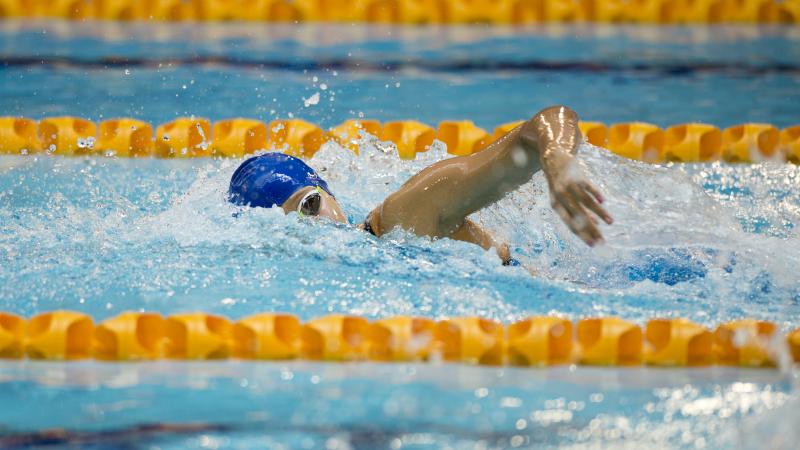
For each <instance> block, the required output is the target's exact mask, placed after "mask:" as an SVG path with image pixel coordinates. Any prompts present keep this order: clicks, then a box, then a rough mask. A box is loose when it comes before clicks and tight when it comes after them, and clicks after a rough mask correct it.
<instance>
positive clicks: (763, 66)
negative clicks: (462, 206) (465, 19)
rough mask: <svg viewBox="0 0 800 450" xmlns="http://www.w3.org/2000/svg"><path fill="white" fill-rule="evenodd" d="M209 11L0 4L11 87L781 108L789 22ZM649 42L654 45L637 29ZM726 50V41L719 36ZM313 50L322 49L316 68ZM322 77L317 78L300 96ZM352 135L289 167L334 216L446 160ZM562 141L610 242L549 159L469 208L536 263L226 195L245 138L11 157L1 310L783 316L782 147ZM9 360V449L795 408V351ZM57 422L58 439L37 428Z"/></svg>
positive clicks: (785, 185)
mask: <svg viewBox="0 0 800 450" xmlns="http://www.w3.org/2000/svg"><path fill="white" fill-rule="evenodd" d="M203 27H207V28H203ZM203 27H199V29H201V30H205V31H206V33H199V32H197V31H195V34H182V33H179V32H176V31H175V30H172V29H170V28H169V27H165V26H158V27H153V26H148V27H145V28H144V29H142V26H139V25H113V26H112V25H108V24H101V25H92V24H76V25H70V26H65V25H64V24H60V23H38V24H37V23H23V24H20V23H16V24H15V23H11V24H4V25H3V28H2V32H1V35H2V36H3V38H2V39H3V41H2V42H3V44H2V46H0V49H2V51H0V58H5V59H6V61H7V64H6V65H5V66H2V67H0V79H2V80H3V82H2V83H1V84H0V101H2V106H3V109H4V111H6V112H7V113H9V114H22V115H27V116H32V117H34V118H39V117H43V116H46V115H56V114H75V115H79V116H83V117H89V118H93V119H102V118H110V117H115V116H119V115H129V116H134V117H137V118H141V119H144V120H148V121H151V122H160V121H166V120H169V119H171V118H172V117H175V116H177V115H184V114H188V113H196V114H199V115H204V116H207V117H209V118H211V119H220V118H224V117H231V116H250V117H257V118H261V119H263V120H268V119H270V118H271V117H273V116H280V117H286V116H287V115H289V114H292V115H295V116H297V117H302V118H305V119H307V120H311V121H314V122H317V123H320V124H322V125H326V126H327V125H334V124H336V123H339V122H341V121H343V120H345V119H348V118H353V117H360V116H361V115H364V116H366V117H369V118H376V119H380V120H397V119H404V118H414V119H420V120H423V121H427V122H429V123H436V122H437V121H439V120H443V119H452V118H456V119H458V118H472V119H475V120H476V122H477V123H478V124H479V125H482V126H485V127H492V126H495V125H497V124H500V123H503V122H505V121H510V120H516V119H519V118H521V117H526V116H530V115H532V114H533V113H535V112H536V111H537V110H538V109H540V108H541V107H543V106H546V105H547V104H551V103H565V104H568V105H570V106H572V107H573V108H574V109H576V110H577V111H578V112H579V114H581V115H582V117H584V118H587V119H591V120H600V121H605V122H615V121H622V120H633V119H641V120H648V121H652V122H654V123H657V124H659V125H668V124H672V123H678V122H688V121H695V120H701V121H707V122H710V123H713V124H715V125H718V126H727V125H731V124H735V123H740V122H744V121H749V120H758V121H767V122H771V123H775V124H776V125H778V126H786V125H790V124H794V123H797V122H799V121H800V114H799V113H800V111H799V110H798V105H800V102H798V100H800V98H798V95H799V93H800V89H798V87H800V66H796V61H798V58H797V57H796V56H800V55H797V49H798V48H799V47H800V46H797V45H796V43H797V42H796V41H797V39H800V37H799V36H797V34H796V33H795V32H794V31H792V30H791V29H785V28H776V29H755V28H747V27H740V28H730V29H728V28H726V29H721V30H720V32H719V33H714V34H704V33H700V32H698V31H696V30H695V31H693V30H694V29H691V28H687V29H674V30H671V31H663V30H662V31H652V32H651V33H650V34H647V32H646V31H645V30H646V29H626V28H619V29H617V28H611V29H606V30H603V29H595V28H589V29H585V28H580V27H578V28H574V29H573V28H566V29H564V28H554V29H539V28H536V29H511V30H506V31H502V29H501V31H492V30H494V29H485V28H474V29H471V28H467V29H466V31H465V30H462V31H461V32H460V33H461V34H459V33H458V32H453V34H444V35H442V34H437V33H436V32H435V31H434V30H433V29H427V28H422V29H420V30H417V31H416V32H415V33H412V34H411V35H405V34H404V33H409V32H407V31H406V32H398V31H397V29H394V28H381V27H371V26H358V27H343V28H337V27H332V30H329V31H328V34H322V35H314V36H312V37H309V35H308V33H310V32H311V31H309V30H311V29H309V28H305V27H298V28H296V29H281V30H282V31H280V30H279V31H275V32H274V33H276V34H273V35H265V34H264V33H265V32H264V31H261V30H260V29H255V28H244V30H250V33H251V34H247V33H245V34H243V35H239V34H236V33H242V31H238V30H241V29H239V28H236V29H229V28H226V27H224V26H223V27H221V28H217V27H214V26H203ZM323 30H324V28H323ZM401 30H402V29H401ZM565 30H566V31H565ZM387 32H389V33H390V34H388V35H387V37H381V36H383V35H382V34H381V33H387ZM391 32H397V33H398V34H399V37H398V36H396V35H394V34H391ZM215 33H216V34H215ZM280 33H284V34H280ZM131 36H133V37H138V38H141V39H142V40H143V41H144V42H146V45H144V46H138V45H137V46H134V45H132V44H131V43H130V42H129V41H128V38H130V37H131ZM325 36H329V37H328V38H327V39H323V38H325ZM330 36H332V37H330ZM648 36H649V38H650V39H651V40H652V46H648V47H644V46H642V45H641V44H636V43H637V42H639V41H640V40H641V39H642V38H643V37H648ZM433 37H439V38H440V39H438V40H431V39H432V38H433ZM316 43H321V44H322V45H319V46H315V45H312V44H316ZM45 44H48V45H45ZM534 44H535V45H534ZM586 45H590V49H591V50H593V51H589V50H587V48H586ZM732 46H733V47H736V48H737V49H740V51H738V52H737V53H735V54H731V53H729V52H726V53H724V54H723V53H721V52H720V53H718V52H717V51H718V50H722V49H730V48H731V47H732ZM540 48H541V49H542V50H541V51H538V50H537V49H540ZM553 48H557V49H559V50H561V51H560V52H554V51H553ZM348 49H349V50H348ZM470 52H473V53H470ZM470 54H473V55H476V56H475V57H473V58H471V59H470V58H468V56H469V55H470ZM24 57H26V58H29V60H26V59H25V58H24ZM36 59H38V60H39V62H35V61H33V60H36ZM220 59H221V61H220ZM465 59H469V60H470V61H471V65H467V66H466V67H465V66H464V64H463V63H462V62H463V61H464V60H465ZM319 60H327V61H330V64H329V66H325V65H318V66H316V67H315V64H312V63H309V61H311V62H313V61H319ZM115 61H116V62H115ZM120 61H121V62H120ZM176 61H177V62H176ZM337 61H338V62H337ZM370 61H371V62H372V63H373V65H372V66H370V67H361V66H360V64H361V62H370ZM375 61H384V62H386V63H387V65H388V67H380V64H378V65H375V64H374V62H375ZM389 63H392V64H394V65H392V64H389ZM159 64H160V67H159ZM323 84H324V85H325V87H324V88H323ZM315 92H319V93H321V98H322V99H323V101H321V102H320V103H319V104H317V105H312V106H310V107H305V106H304V103H303V99H307V98H308V97H309V96H310V95H312V94H313V93H315ZM734 93H735V94H736V95H733V94H734ZM273 99H274V100H273ZM361 144H362V148H361V152H360V154H359V155H358V156H356V155H354V154H353V153H352V152H349V151H347V150H344V149H342V148H340V147H338V146H337V145H335V144H333V143H329V144H326V145H325V146H324V148H323V149H322V150H321V151H320V152H319V153H318V154H317V155H316V156H315V157H314V158H313V159H312V160H311V161H310V164H311V165H312V166H314V167H315V168H316V169H317V170H318V171H320V173H322V174H323V176H324V177H325V178H326V179H327V180H328V182H329V184H330V186H331V188H332V190H333V192H334V193H335V194H336V195H337V197H338V198H339V199H340V201H341V202H342V204H343V205H344V208H345V211H346V212H347V214H348V217H349V219H350V222H351V224H355V223H358V222H360V221H362V220H363V218H364V217H365V216H366V214H367V213H368V212H369V211H370V210H371V209H372V208H373V207H374V206H375V205H377V204H378V203H379V202H380V201H381V200H382V199H383V198H385V196H386V195H388V194H389V193H390V192H392V191H393V190H394V189H396V188H397V187H399V186H400V185H401V184H402V183H403V182H404V181H405V180H406V179H407V178H408V177H409V176H411V175H412V174H414V173H415V172H416V171H418V170H419V169H421V168H422V167H425V166H426V165H428V164H430V163H431V162H433V161H437V160H439V159H441V158H445V157H448V155H447V154H446V153H445V151H444V150H445V149H444V148H443V146H442V145H436V146H435V148H433V149H432V150H430V151H429V152H427V153H424V154H421V155H418V159H417V160H415V161H413V162H409V161H400V160H398V159H397V158H396V156H395V155H394V154H393V153H392V152H393V149H392V148H391V146H387V145H385V144H384V143H380V142H378V141H377V140H376V139H375V138H373V137H369V136H366V137H365V138H364V140H363V142H362V143H361ZM579 158H580V161H581V167H582V169H583V170H584V172H585V174H586V176H587V177H589V178H590V179H591V180H592V181H593V182H594V183H595V184H596V185H597V186H598V187H599V188H600V190H601V191H603V192H604V194H605V196H606V197H607V199H608V201H607V207H608V209H609V211H610V213H611V214H612V215H613V216H614V218H615V220H616V222H615V224H614V225H612V226H603V227H602V231H603V233H604V234H605V236H606V240H607V244H606V245H604V246H602V247H600V248H597V249H590V248H588V247H586V246H585V245H584V244H582V243H580V242H579V241H578V240H577V239H576V238H575V237H573V236H572V235H571V234H570V233H569V231H568V230H567V229H566V227H565V226H564V225H563V224H562V223H561V222H560V220H559V219H558V218H557V217H556V216H555V214H554V213H553V212H552V211H551V210H550V208H549V206H548V205H549V201H548V196H547V190H546V184H545V182H544V179H543V178H542V176H541V174H539V175H536V176H534V178H533V179H532V180H531V182H530V183H528V184H527V185H525V186H523V187H522V188H520V189H519V190H518V191H516V192H514V193H513V194H512V195H510V196H509V197H508V198H506V199H504V200H502V201H501V202H499V203H498V204H496V205H493V206H492V207H490V208H487V209H485V210H484V211H481V212H480V213H478V214H476V215H475V217H474V218H475V219H476V220H478V221H479V222H481V223H482V224H483V225H485V226H486V227H487V228H489V229H490V230H492V231H493V232H494V233H495V234H496V235H497V236H498V237H501V238H503V239H505V240H507V241H508V242H509V244H510V246H511V248H512V251H513V252H514V255H515V257H517V258H518V259H519V260H521V261H522V262H523V263H524V264H525V265H527V266H529V267H530V268H531V269H533V270H534V271H536V272H537V276H536V277H532V276H531V275H530V274H529V273H528V272H527V271H526V270H524V269H523V268H513V267H511V268H509V267H503V266H501V265H500V264H499V262H498V260H497V258H496V256H495V255H494V254H493V253H492V252H486V251H483V250H482V249H480V248H478V247H475V246H471V245H468V244H465V243H460V242H455V241H452V240H447V239H443V240H435V241H431V240H430V239H425V238H418V237H415V236H412V235H409V234H408V233H404V232H401V231H395V232H392V233H390V234H389V235H388V236H386V237H385V238H383V239H375V238H374V237H372V236H370V235H368V234H366V233H363V232H359V231H357V230H355V229H354V227H353V226H352V225H351V226H340V225H334V224H330V223H318V222H316V221H312V220H303V219H301V218H299V217H297V215H295V214H290V215H283V214H282V213H280V212H278V211H275V210H255V209H244V210H241V209H238V208H236V207H234V206H232V205H230V204H229V203H227V202H226V200H225V195H226V190H227V183H228V180H229V178H230V174H231V173H232V172H233V170H234V169H235V168H236V165H237V164H238V162H239V161H237V160H210V159H209V160H204V159H201V160H188V161H173V160H150V159H145V160H125V159H116V158H100V157H98V158H61V157H53V156H48V155H39V156H30V155H29V156H25V157H13V156H3V157H2V158H0V267H1V269H0V310H3V311H9V312H12V313H17V314H20V315H25V316H30V315H33V314H36V313H39V312H43V311H49V310H54V309H61V308H65V309H74V310H79V311H83V312H86V313H88V314H91V315H92V316H93V317H95V318H96V319H98V320H101V319H104V318H106V317H110V316H113V315H115V314H117V313H119V312H122V311H126V310H131V309H134V310H140V309H141V310H148V311H157V312H161V313H164V314H168V313H173V312H179V311H192V310H200V311H205V312H211V313H219V314H224V315H226V316H228V317H231V318H233V319H236V318H240V317H244V316H246V315H249V314H252V313H255V312H263V311H286V312H291V313H294V314H297V315H298V316H299V317H301V318H302V319H309V318H312V317H316V316H320V315H324V314H328V313H335V312H342V313H350V314H358V315H363V316H366V317H370V318H378V317H385V316H389V315H395V314H405V315H420V316H426V317H432V318H439V317H445V316H455V315H479V316H483V317H487V318H492V319H497V320H502V321H505V322H510V321H513V320H516V319H520V318H523V317H526V316H528V315H532V314H563V315H566V316H568V317H571V318H579V317H585V316H596V315H612V314H613V315H617V316H621V317H623V318H626V319H630V320H633V321H636V322H638V323H644V322H645V321H646V320H647V319H649V318H653V317H664V316H667V317H686V318H689V319H691V320H694V321H697V322H700V323H703V324H705V325H708V326H714V325H716V324H718V323H720V322H724V321H727V320H732V319H737V318H742V317H754V318H760V319H765V320H771V321H774V322H776V323H778V324H779V325H780V326H781V327H782V328H783V329H788V328H789V327H790V326H796V325H797V324H798V323H800V320H798V319H800V283H798V281H797V270H796V267H798V264H800V240H798V226H800V191H798V189H797V186H798V185H800V168H798V166H793V165H783V164H774V163H764V164H760V165H738V166H734V165H723V164H702V165H700V164H698V165H671V166H652V165H645V164H642V163H638V162H634V161H628V160H624V159H621V158H619V157H617V156H615V155H612V154H611V153H609V152H608V151H606V150H604V149H601V148H597V147H593V146H590V145H588V144H584V145H583V146H582V147H581V149H580V152H579ZM779 350H780V349H779ZM0 380H2V382H0V401H1V402H0V404H3V405H15V406H14V407H13V408H12V407H4V408H0V447H3V446H14V445H22V444H24V443H38V444H41V445H43V444H44V443H45V442H50V441H47V439H51V440H52V443H53V444H62V445H73V446H80V447H82V448H85V447H94V448H105V447H113V448H116V447H120V446H142V447H147V448H151V447H152V448H155V447H157V448H183V447H196V448H264V447H268V448H364V449H373V448H510V447H537V448H538V447H550V446H575V447H596V446H601V445H603V446H605V445H610V446H623V447H624V446H629V447H636V448H641V447H658V448H670V447H671V448H730V447H731V446H734V445H740V446H742V447H745V448H750V447H753V448H761V447H763V446H764V445H766V444H769V445H768V446H771V447H774V448H781V447H783V448H791V446H792V445H793V444H792V443H793V442H796V441H797V438H798V436H797V431H796V430H797V427H796V424H797V423H798V421H800V416H799V415H798V414H797V406H798V401H799V400H798V397H797V394H796V385H797V381H796V372H795V371H793V369H790V368H788V367H786V366H783V367H782V370H776V371H761V370H738V369H721V368H716V369H692V370H654V369H641V368H636V369H613V370H609V369H591V368H585V367H563V368H553V369H546V370H524V369H514V368H508V369H497V368H473V367H462V366H457V365H442V364H434V365H431V366H423V365H413V364H412V365H383V364H352V365H326V364H310V363H300V362H298V363H286V364H283V363H272V364H253V363H244V362H226V363H197V364H194V363H191V364H189V363H176V362H158V363H153V364H102V363H95V362H84V363H71V364H57V363H33V362H0ZM42 411H48V414H42V413H41V412H42ZM793 425H794V426H793ZM51 428H62V429H65V430H67V432H66V433H65V434H62V435H60V437H58V436H56V437H53V436H49V437H48V436H44V435H43V434H42V430H46V429H51Z"/></svg>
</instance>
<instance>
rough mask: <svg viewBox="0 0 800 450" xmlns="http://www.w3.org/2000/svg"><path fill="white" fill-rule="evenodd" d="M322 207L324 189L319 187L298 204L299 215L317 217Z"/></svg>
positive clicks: (308, 193)
mask: <svg viewBox="0 0 800 450" xmlns="http://www.w3.org/2000/svg"><path fill="white" fill-rule="evenodd" d="M321 206H322V189H321V188H320V187H319V186H317V187H316V189H314V190H311V191H309V192H307V193H306V195H304V196H303V198H302V199H300V203H298V204H297V214H300V217H303V216H316V215H317V214H319V208H320V207H321Z"/></svg>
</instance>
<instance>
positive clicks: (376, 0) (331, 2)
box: [0, 0, 800, 24]
mask: <svg viewBox="0 0 800 450" xmlns="http://www.w3.org/2000/svg"><path fill="white" fill-rule="evenodd" d="M0 17H51V18H62V19H70V20H85V19H101V20H118V21H131V20H154V21H217V22H219V21H259V22H322V21H326V22H348V23H352V22H368V23H402V24H450V23H453V24H463V23H482V24H483V23H488V24H526V23H564V22H599V23H647V24H698V23H800V1H798V0H704V1H682V0H449V1H439V0H150V1H142V0H56V1H40V2H30V1H28V0H0Z"/></svg>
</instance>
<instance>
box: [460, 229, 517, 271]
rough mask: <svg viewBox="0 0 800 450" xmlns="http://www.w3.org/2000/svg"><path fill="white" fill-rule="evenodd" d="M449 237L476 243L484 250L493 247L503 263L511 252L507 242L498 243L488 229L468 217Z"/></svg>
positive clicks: (508, 258)
mask: <svg viewBox="0 0 800 450" xmlns="http://www.w3.org/2000/svg"><path fill="white" fill-rule="evenodd" d="M451 237H452V238H453V239H457V240H459V241H464V242H469V243H471V244H475V245H478V246H480V247H482V248H483V249H484V250H489V249H490V248H494V249H495V251H496V252H497V256H498V257H499V258H500V260H501V261H503V262H504V263H505V262H507V261H508V260H510V259H511V252H510V251H509V250H508V244H505V243H504V244H498V243H497V241H495V240H494V238H493V237H492V235H491V234H489V232H488V231H486V230H484V229H483V228H481V227H480V225H478V224H476V223H475V222H473V221H471V220H469V219H466V220H464V223H463V224H462V225H461V227H460V228H459V229H458V230H456V232H455V233H453V234H452V235H451Z"/></svg>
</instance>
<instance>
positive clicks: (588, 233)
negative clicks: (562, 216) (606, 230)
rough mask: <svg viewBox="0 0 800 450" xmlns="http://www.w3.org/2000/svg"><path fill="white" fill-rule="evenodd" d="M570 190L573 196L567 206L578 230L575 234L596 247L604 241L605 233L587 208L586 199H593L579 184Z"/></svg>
mask: <svg viewBox="0 0 800 450" xmlns="http://www.w3.org/2000/svg"><path fill="white" fill-rule="evenodd" d="M570 191H571V192H570V193H571V198H569V199H568V201H567V202H566V205H565V206H566V207H567V212H569V213H570V216H571V217H572V219H571V220H572V222H573V224H574V227H575V229H576V230H578V231H577V232H576V233H575V234H577V235H578V237H580V238H581V239H583V241H584V242H586V244H588V245H589V246H590V247H594V245H595V244H597V243H599V242H602V241H603V235H602V234H601V233H600V230H599V229H598V228H597V222H596V221H595V220H593V219H594V218H593V217H592V215H591V214H590V213H589V211H587V210H586V206H585V202H586V200H587V199H588V200H592V199H591V198H589V196H588V195H587V194H586V191H584V190H583V189H581V188H580V187H579V186H578V185H573V186H572V188H571V189H570Z"/></svg>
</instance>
